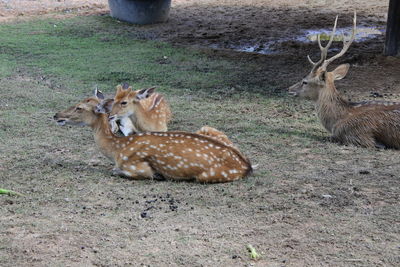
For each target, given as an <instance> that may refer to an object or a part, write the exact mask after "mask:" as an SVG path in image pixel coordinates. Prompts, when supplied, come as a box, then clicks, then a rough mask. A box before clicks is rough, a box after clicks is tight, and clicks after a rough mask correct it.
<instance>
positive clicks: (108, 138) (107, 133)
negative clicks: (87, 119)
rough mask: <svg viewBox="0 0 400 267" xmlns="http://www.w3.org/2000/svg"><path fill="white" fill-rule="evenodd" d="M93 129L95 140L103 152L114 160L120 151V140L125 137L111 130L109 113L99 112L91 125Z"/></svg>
mask: <svg viewBox="0 0 400 267" xmlns="http://www.w3.org/2000/svg"><path fill="white" fill-rule="evenodd" d="M90 127H91V128H92V130H93V134H94V140H95V142H96V145H97V147H98V148H99V149H100V151H101V153H103V155H104V156H106V157H107V158H109V159H110V160H114V156H115V155H117V153H119V150H120V148H119V144H118V143H119V140H118V139H123V137H117V136H115V135H114V133H113V132H112V131H111V127H110V124H109V122H108V115H107V114H102V113H100V114H97V117H96V119H95V120H94V122H93V123H92V124H91V125H90Z"/></svg>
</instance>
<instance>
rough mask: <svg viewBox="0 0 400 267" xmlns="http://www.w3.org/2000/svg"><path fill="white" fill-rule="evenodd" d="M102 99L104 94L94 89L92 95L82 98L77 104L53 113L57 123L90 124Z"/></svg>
mask: <svg viewBox="0 0 400 267" xmlns="http://www.w3.org/2000/svg"><path fill="white" fill-rule="evenodd" d="M103 99H104V95H103V93H102V92H100V91H99V90H97V89H95V91H94V96H92V97H89V98H86V99H84V100H83V101H81V102H79V103H78V104H76V105H74V106H72V107H70V108H68V109H66V110H64V111H62V112H58V113H56V115H54V119H55V120H56V122H57V124H58V125H66V124H67V125H68V124H69V125H80V126H85V125H89V126H90V125H92V124H93V123H94V122H95V120H96V115H95V112H96V108H97V106H98V105H99V104H100V103H101V101H102V100H103Z"/></svg>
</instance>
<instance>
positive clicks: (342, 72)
mask: <svg viewBox="0 0 400 267" xmlns="http://www.w3.org/2000/svg"><path fill="white" fill-rule="evenodd" d="M349 68H350V64H342V65H339V66H338V67H337V68H336V69H335V70H334V71H332V73H333V77H334V79H335V80H341V79H343V78H344V77H346V74H347V72H348V71H349Z"/></svg>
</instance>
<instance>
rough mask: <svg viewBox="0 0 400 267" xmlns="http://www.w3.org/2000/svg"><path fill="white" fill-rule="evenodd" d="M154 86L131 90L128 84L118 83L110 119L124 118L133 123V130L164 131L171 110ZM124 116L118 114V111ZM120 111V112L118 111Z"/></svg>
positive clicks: (169, 118)
mask: <svg viewBox="0 0 400 267" xmlns="http://www.w3.org/2000/svg"><path fill="white" fill-rule="evenodd" d="M154 90H155V87H152V88H147V89H142V90H137V91H133V90H132V87H129V86H128V85H118V86H117V91H116V94H115V96H114V103H113V105H112V109H111V112H110V121H115V120H126V119H127V118H129V119H130V120H131V121H132V124H133V129H132V130H133V131H134V132H146V131H148V132H165V131H167V130H168V128H167V124H168V122H169V121H170V120H171V110H170V108H169V105H168V103H167V102H166V100H165V99H164V97H163V96H161V95H160V94H157V93H154ZM121 110H122V111H124V113H123V114H124V116H120V115H118V114H120V113H121V112H120V111H121ZM118 112H120V113H118Z"/></svg>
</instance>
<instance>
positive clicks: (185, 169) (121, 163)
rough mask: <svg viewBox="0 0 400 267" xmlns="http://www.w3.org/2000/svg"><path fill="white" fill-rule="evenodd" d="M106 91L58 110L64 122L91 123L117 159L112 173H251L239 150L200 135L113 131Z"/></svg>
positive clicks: (204, 177)
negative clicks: (102, 108) (105, 109)
mask: <svg viewBox="0 0 400 267" xmlns="http://www.w3.org/2000/svg"><path fill="white" fill-rule="evenodd" d="M102 99H103V95H102V94H101V93H100V92H98V91H96V92H95V95H94V96H92V97H89V98H86V99H84V100H83V101H81V102H79V103H78V104H76V105H75V106H72V107H70V108H68V109H67V110H65V111H62V112H59V113H57V114H56V115H55V116H54V119H55V120H56V122H57V123H58V124H59V125H65V124H70V125H88V126H89V127H91V128H92V130H93V132H94V138H95V141H96V143H97V145H98V147H99V148H100V150H101V152H102V153H103V154H104V155H105V156H107V157H108V158H110V159H112V160H113V161H114V163H115V168H114V170H113V173H114V174H116V175H121V176H126V177H129V178H132V179H152V178H154V177H155V176H156V175H162V176H163V177H165V178H170V179H174V180H196V181H198V182H205V183H216V182H230V181H234V180H238V179H241V178H243V177H245V176H246V175H248V174H250V172H251V171H252V167H251V164H250V162H249V160H248V159H246V158H245V157H244V156H243V155H242V154H241V153H240V152H239V151H238V150H237V149H235V148H233V147H230V146H226V145H224V144H223V143H221V142H219V141H217V140H215V139H212V138H209V137H206V136H203V135H199V134H195V133H187V132H144V133H137V134H135V135H132V136H125V137H118V136H116V135H114V133H113V132H112V131H111V128H110V125H109V122H108V116H107V114H104V113H98V112H96V108H97V105H98V104H99V103H100V102H101V100H102Z"/></svg>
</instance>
